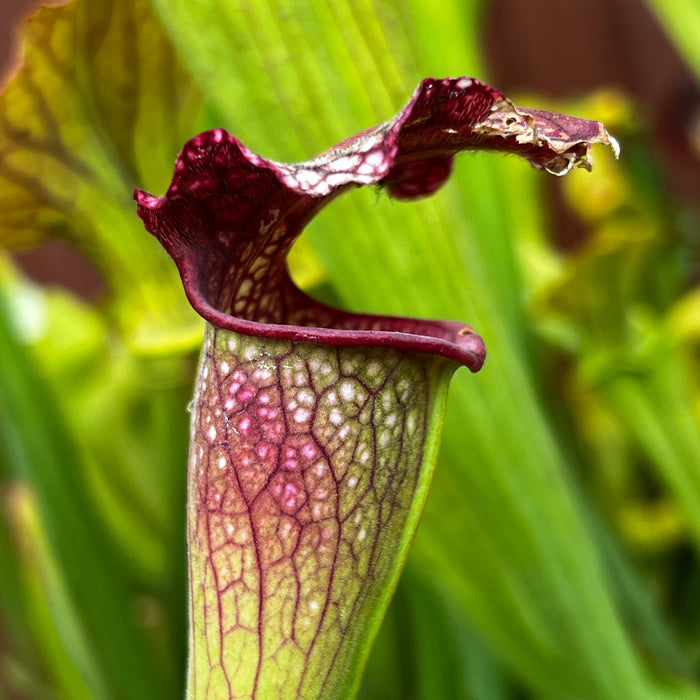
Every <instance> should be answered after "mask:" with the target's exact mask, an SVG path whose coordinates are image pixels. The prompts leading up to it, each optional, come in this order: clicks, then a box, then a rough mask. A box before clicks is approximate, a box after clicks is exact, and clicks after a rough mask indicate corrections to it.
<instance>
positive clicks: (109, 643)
mask: <svg viewBox="0 0 700 700" xmlns="http://www.w3.org/2000/svg"><path fill="white" fill-rule="evenodd" d="M0 308H2V312H3V313H2V316H1V317H0V318H1V320H2V322H1V324H0V366H1V367H2V368H3V371H2V372H0V382H1V383H0V411H1V412H2V421H1V425H2V431H3V442H4V443H5V445H6V446H8V448H9V450H10V451H9V453H8V459H7V463H9V464H11V465H12V467H13V469H14V470H16V474H17V476H18V477H22V478H24V479H27V480H28V481H29V482H30V483H31V484H32V488H33V489H34V490H35V493H36V498H37V505H38V507H39V509H40V511H41V516H42V519H43V522H44V524H45V526H46V530H47V532H48V533H49V537H50V542H51V546H52V548H53V551H54V553H55V556H56V558H57V561H59V562H60V564H61V567H62V569H61V572H62V575H63V576H64V578H65V581H66V585H67V588H68V591H69V595H70V599H71V602H72V604H73V605H75V606H79V615H80V619H81V621H82V624H83V625H84V634H85V636H86V643H85V646H86V648H90V649H91V650H92V652H93V653H94V655H95V658H96V660H97V663H98V664H99V666H98V669H99V670H94V672H93V673H94V674H95V675H96V676H101V677H102V678H103V679H104V680H105V682H106V685H107V686H108V687H109V688H110V689H111V690H110V692H111V693H113V695H114V697H118V698H125V699H126V698H152V697H156V696H157V695H158V694H159V693H160V692H163V688H162V686H161V685H160V680H159V679H158V677H157V672H156V673H154V667H153V664H152V661H149V659H151V658H152V655H151V653H150V650H149V649H148V647H147V645H146V643H145V640H144V637H143V635H142V633H141V631H140V630H139V628H138V625H137V623H136V619H135V610H134V608H133V601H132V600H131V599H130V598H129V596H128V594H127V591H126V590H125V589H124V581H123V580H120V579H119V578H118V577H115V576H114V575H113V571H114V569H115V566H116V562H115V559H114V549H113V545H112V544H111V543H110V542H109V541H108V540H107V538H106V537H105V534H104V532H103V531H102V528H101V527H100V519H99V517H98V516H97V515H96V514H95V513H94V511H93V501H92V499H91V498H90V494H89V492H88V491H87V490H86V488H85V484H84V482H83V481H82V480H81V477H80V468H78V469H76V466H79V465H80V454H79V451H78V450H77V449H76V446H75V445H74V443H73V442H72V439H71V436H70V435H69V434H68V433H67V431H66V428H65V425H64V424H63V421H62V418H61V416H60V414H59V413H58V412H57V410H56V404H55V402H54V400H53V399H52V396H51V393H50V391H49V390H48V387H47V386H46V384H45V383H42V381H41V377H40V376H39V375H38V374H37V372H36V369H35V367H34V366H33V363H32V358H31V354H30V353H28V352H27V350H26V348H23V347H21V345H20V344H19V342H18V340H17V336H16V332H15V331H14V330H13V328H12V325H11V321H10V319H9V317H8V315H7V311H6V308H7V307H6V305H5V302H4V301H3V303H2V307H0ZM94 690H96V689H94Z"/></svg>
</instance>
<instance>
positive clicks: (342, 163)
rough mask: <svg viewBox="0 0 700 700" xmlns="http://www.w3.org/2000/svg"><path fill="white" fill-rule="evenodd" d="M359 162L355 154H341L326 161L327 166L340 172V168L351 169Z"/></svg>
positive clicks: (358, 157)
mask: <svg viewBox="0 0 700 700" xmlns="http://www.w3.org/2000/svg"><path fill="white" fill-rule="evenodd" d="M359 162H360V156H359V155H357V154H355V155H353V156H342V157H341V158H337V159H336V160H332V161H331V162H330V163H328V166H327V167H328V168H329V169H332V170H334V171H335V172H340V171H341V170H353V169H354V168H356V167H357V165H358V164H359Z"/></svg>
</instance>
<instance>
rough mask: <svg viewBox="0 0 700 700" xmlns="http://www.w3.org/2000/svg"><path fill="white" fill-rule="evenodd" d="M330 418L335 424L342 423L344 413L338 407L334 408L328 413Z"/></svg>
mask: <svg viewBox="0 0 700 700" xmlns="http://www.w3.org/2000/svg"><path fill="white" fill-rule="evenodd" d="M328 420H329V421H330V422H331V423H333V425H340V424H341V423H342V422H343V414H342V413H341V412H340V411H339V410H338V409H337V408H334V409H333V410H332V411H331V412H330V414H329V415H328Z"/></svg>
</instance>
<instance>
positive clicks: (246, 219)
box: [135, 78, 607, 372]
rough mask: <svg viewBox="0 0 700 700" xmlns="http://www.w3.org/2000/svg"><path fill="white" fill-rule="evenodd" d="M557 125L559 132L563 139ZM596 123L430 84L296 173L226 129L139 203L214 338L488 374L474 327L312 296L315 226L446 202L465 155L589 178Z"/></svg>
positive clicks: (444, 83) (475, 89) (193, 145)
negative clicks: (415, 356) (330, 211)
mask: <svg viewBox="0 0 700 700" xmlns="http://www.w3.org/2000/svg"><path fill="white" fill-rule="evenodd" d="M553 125H554V127H555V128H552V127H553ZM606 138H607V134H606V133H605V130H604V129H603V128H602V126H601V125H600V124H598V123H597V122H586V121H584V120H573V119H570V118H567V117H560V116H559V115H551V114H549V113H545V112H538V111H535V110H517V109H516V108H515V107H514V106H513V105H512V103H510V102H509V101H508V100H507V99H506V98H505V97H504V96H503V95H502V94H501V93H500V92H498V91H497V90H494V89H493V88H491V87H489V86H488V85H485V84H484V83H481V82H479V81H478V80H473V79H471V78H456V79H444V80H433V79H426V80H424V81H423V82H422V83H421V85H420V87H419V88H418V90H417V91H416V93H415V94H414V95H413V97H412V98H411V100H410V102H409V103H408V105H407V106H406V107H405V108H404V109H403V110H402V111H401V112H399V114H398V115H397V116H396V117H394V118H393V119H391V120H390V121H388V122H385V123H384V124H380V125H379V126H376V127H374V128H372V129H368V130H366V131H363V132H361V133H360V134H357V135H356V136H353V137H351V138H349V139H347V140H345V141H343V142H342V143H340V144H338V145H337V146H334V147H333V148H331V149H329V150H328V151H326V152H325V153H323V154H321V155H319V156H317V157H316V158H313V159H311V160H309V161H307V162H304V163H298V164H294V165H289V164H283V163H276V162H274V161H270V160H266V159H264V158H262V157H260V156H259V155H257V154H255V153H253V152H251V151H249V150H248V149H247V148H246V147H245V146H244V145H243V144H242V143H240V141H238V140H237V139H236V138H234V137H233V136H231V135H230V134H229V133H227V132H225V131H223V130H222V129H215V130H213V131H209V132H205V133H203V134H200V135H199V136H197V137H195V138H194V139H192V140H191V141H189V142H188V143H187V144H186V145H185V147H184V148H183V150H182V153H181V154H180V156H179V158H178V161H177V164H176V168H175V175H174V177H173V181H172V183H171V185H170V188H169V189H168V192H167V194H166V195H165V196H164V197H155V196H153V195H150V194H148V193H146V192H143V191H141V190H137V192H136V194H135V198H136V200H137V201H138V211H139V215H140V216H141V218H142V219H143V221H144V224H145V226H146V228H147V229H148V230H149V231H150V232H151V233H153V234H154V235H155V236H156V237H157V238H158V239H159V240H160V242H161V243H162V244H163V245H164V246H165V248H166V249H167V250H168V252H169V253H170V255H171V256H172V257H173V259H174V260H175V262H176V264H177V266H178V268H179V270H180V274H181V276H182V280H183V283H184V286H185V290H186V292H187V295H188V297H189V299H190V302H191V303H192V305H193V306H194V308H195V309H196V310H197V311H198V312H199V313H200V314H201V315H202V316H203V317H204V318H205V319H207V320H208V321H210V322H211V323H212V324H214V325H215V326H218V327H220V328H225V329H228V330H233V331H237V332H239V333H244V334H248V335H254V336H258V337H269V338H280V339H289V340H303V341H308V342H316V343H321V344H330V345H375V346H390V347H395V348H398V349H406V350H415V351H420V352H428V353H434V354H437V355H441V356H444V357H447V358H450V359H452V360H455V361H457V362H459V363H461V364H464V365H466V366H467V367H469V369H470V370H472V371H473V372H476V371H477V370H479V369H480V368H481V366H482V364H483V362H484V358H485V349H484V345H483V341H482V340H481V338H480V337H479V336H478V335H476V334H475V333H474V331H473V330H472V329H471V328H469V327H468V326H464V325H462V324H459V323H455V322H448V321H421V320H414V319H406V318H392V317H383V316H370V315H363V314H353V313H348V312H344V311H339V310H337V309H332V308H330V307H328V306H325V305H323V304H320V303H318V302H316V301H314V300H313V299H311V298H309V297H308V296H307V295H306V294H304V293H303V292H301V291H300V290H299V289H298V288H297V287H296V286H295V285H294V283H293V282H292V280H291V279H290V277H289V274H288V272H287V268H286V257H287V253H288V252H289V249H290V248H291V246H292V244H293V242H294V240H295V239H296V238H297V237H298V236H299V235H300V233H301V231H302V229H303V228H304V226H305V225H306V224H307V223H308V222H309V221H310V220H311V219H312V218H313V217H314V216H315V215H316V214H317V213H318V211H319V210H320V209H321V208H322V207H323V206H325V205H326V204H327V203H328V202H329V201H330V200H331V199H332V198H333V197H335V196H336V195H338V194H340V193H341V192H343V191H345V190H346V189H347V188H349V187H350V186H353V185H372V184H381V185H384V186H385V187H386V189H387V191H388V193H389V194H390V195H391V196H393V197H396V198H398V199H415V198H417V197H423V196H427V195H430V194H432V193H433V192H435V191H436V190H437V189H438V188H439V187H440V186H441V185H442V184H443V183H444V182H445V180H446V179H447V177H448V176H449V174H450V172H451V169H452V159H453V156H454V155H455V153H457V152H458V151H460V150H465V149H476V148H479V149H483V148H486V149H490V150H501V151H508V152H513V153H518V154H520V155H523V156H524V157H525V158H527V159H528V160H529V162H530V163H531V164H532V165H533V167H536V168H540V169H542V168H545V169H547V170H549V171H550V172H554V173H555V174H563V173H564V172H567V171H568V170H569V169H570V167H571V166H572V165H573V164H574V163H579V164H581V165H583V166H584V167H585V166H586V165H587V161H586V159H585V156H586V153H587V149H588V144H589V142H591V141H596V140H597V141H603V142H607V141H606V140H605V139H606Z"/></svg>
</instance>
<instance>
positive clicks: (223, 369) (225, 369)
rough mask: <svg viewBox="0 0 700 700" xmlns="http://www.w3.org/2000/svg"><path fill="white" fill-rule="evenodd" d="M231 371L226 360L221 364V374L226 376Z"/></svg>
mask: <svg viewBox="0 0 700 700" xmlns="http://www.w3.org/2000/svg"><path fill="white" fill-rule="evenodd" d="M230 371H231V365H229V363H228V362H226V360H224V361H223V362H222V363H221V374H223V375H227V374H228V373H229V372H230Z"/></svg>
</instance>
